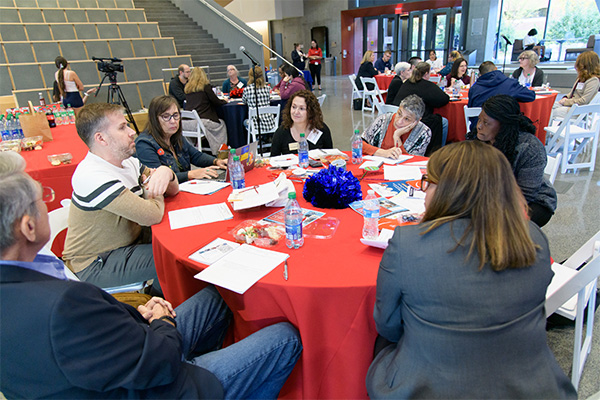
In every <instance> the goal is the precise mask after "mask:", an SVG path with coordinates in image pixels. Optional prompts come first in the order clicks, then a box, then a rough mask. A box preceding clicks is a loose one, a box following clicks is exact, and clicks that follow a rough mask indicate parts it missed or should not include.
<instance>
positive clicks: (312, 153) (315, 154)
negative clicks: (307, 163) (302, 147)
mask: <svg viewBox="0 0 600 400" xmlns="http://www.w3.org/2000/svg"><path fill="white" fill-rule="evenodd" d="M341 155H344V153H343V152H341V151H340V150H338V149H314V150H309V151H308V156H309V157H310V158H312V159H314V160H317V159H319V158H321V157H323V156H341Z"/></svg>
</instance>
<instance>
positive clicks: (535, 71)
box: [512, 50, 544, 87]
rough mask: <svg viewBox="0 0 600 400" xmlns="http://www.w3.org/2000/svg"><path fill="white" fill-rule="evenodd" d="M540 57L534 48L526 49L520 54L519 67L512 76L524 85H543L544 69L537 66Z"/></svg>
mask: <svg viewBox="0 0 600 400" xmlns="http://www.w3.org/2000/svg"><path fill="white" fill-rule="evenodd" d="M539 62H540V58H539V57H538V55H537V53H536V52H535V51H533V50H525V51H524V52H522V53H521V54H520V55H519V68H517V69H516V70H515V72H513V74H512V77H513V78H515V79H518V80H519V83H520V84H521V85H523V86H528V87H529V86H542V85H543V84H544V71H542V70H541V69H539V68H537V67H536V65H538V63H539Z"/></svg>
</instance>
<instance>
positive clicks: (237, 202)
mask: <svg viewBox="0 0 600 400" xmlns="http://www.w3.org/2000/svg"><path fill="white" fill-rule="evenodd" d="M278 198H279V192H278V191H277V186H275V182H269V183H265V184H263V185H257V186H250V187H247V188H244V189H236V190H234V191H233V192H231V195H229V197H228V199H227V201H231V203H232V205H233V209H234V211H238V210H245V209H247V208H252V207H258V206H262V205H263V204H267V203H269V202H271V201H274V200H277V199H278Z"/></svg>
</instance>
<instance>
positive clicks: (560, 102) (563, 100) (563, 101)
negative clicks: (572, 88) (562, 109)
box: [558, 96, 567, 106]
mask: <svg viewBox="0 0 600 400" xmlns="http://www.w3.org/2000/svg"><path fill="white" fill-rule="evenodd" d="M566 100H567V96H565V97H563V98H562V99H560V100H559V101H558V104H560V105H561V106H564V105H565V101H566Z"/></svg>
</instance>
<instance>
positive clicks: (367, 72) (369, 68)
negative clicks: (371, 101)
mask: <svg viewBox="0 0 600 400" xmlns="http://www.w3.org/2000/svg"><path fill="white" fill-rule="evenodd" d="M377 74H379V71H377V70H376V69H375V67H374V66H373V63H372V62H371V61H365V62H364V63H362V64H360V68H358V73H357V74H356V79H355V80H354V82H355V83H356V87H357V88H358V90H363V84H362V82H361V81H360V77H361V76H362V77H363V78H373V77H375V75H377ZM374 87H375V86H373V85H372V84H368V85H367V89H368V90H373V88H374Z"/></svg>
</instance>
